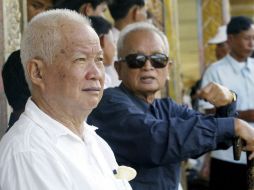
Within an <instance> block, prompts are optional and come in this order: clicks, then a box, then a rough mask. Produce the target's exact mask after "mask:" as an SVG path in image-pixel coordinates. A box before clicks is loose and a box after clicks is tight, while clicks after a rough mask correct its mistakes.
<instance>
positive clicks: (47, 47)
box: [21, 9, 90, 90]
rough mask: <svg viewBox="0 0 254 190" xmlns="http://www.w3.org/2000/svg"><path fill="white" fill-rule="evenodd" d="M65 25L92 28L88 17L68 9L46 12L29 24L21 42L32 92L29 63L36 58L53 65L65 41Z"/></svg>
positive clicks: (22, 58) (22, 55)
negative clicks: (55, 56)
mask: <svg viewBox="0 0 254 190" xmlns="http://www.w3.org/2000/svg"><path fill="white" fill-rule="evenodd" d="M65 23H68V24H71V25H72V24H73V23H74V24H78V25H88V26H90V21H89V20H88V19H87V18H86V17H84V16H82V15H80V14H78V13H77V12H75V11H71V10H68V9H55V10H49V11H45V12H43V13H40V14H38V15H36V16H35V17H34V18H33V19H32V20H31V21H30V22H29V23H28V25H27V27H26V29H25V31H24V33H23V36H22V40H21V61H22V64H23V68H24V71H25V76H26V80H27V82H28V85H29V88H30V90H31V81H30V80H29V77H28V74H27V69H26V65H27V63H28V62H29V60H31V59H34V58H36V59H40V60H43V62H44V63H45V64H52V63H53V59H54V55H55V54H56V52H57V50H58V51H59V49H60V48H61V45H62V42H63V40H64V39H63V35H64V34H63V32H64V31H63V29H62V25H64V24H65ZM70 27H71V26H70ZM84 35H85V34H84Z"/></svg>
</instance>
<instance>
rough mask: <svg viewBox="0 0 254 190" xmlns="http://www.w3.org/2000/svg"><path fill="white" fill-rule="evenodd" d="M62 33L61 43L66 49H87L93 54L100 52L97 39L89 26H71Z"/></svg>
mask: <svg viewBox="0 0 254 190" xmlns="http://www.w3.org/2000/svg"><path fill="white" fill-rule="evenodd" d="M62 31H63V32H62V37H61V41H62V42H63V43H64V44H65V47H66V48H68V49H73V48H78V49H87V50H91V51H92V52H93V53H96V52H99V51H101V47H100V41H99V37H98V35H97V34H96V32H95V31H94V29H93V28H92V27H91V26H89V25H83V26H82V25H73V26H69V27H67V28H65V27H64V28H62Z"/></svg>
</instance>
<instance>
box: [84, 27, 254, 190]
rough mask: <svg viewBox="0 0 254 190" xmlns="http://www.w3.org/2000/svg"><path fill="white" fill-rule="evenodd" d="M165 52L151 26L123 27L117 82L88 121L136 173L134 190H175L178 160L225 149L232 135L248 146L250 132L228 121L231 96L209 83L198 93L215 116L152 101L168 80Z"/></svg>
mask: <svg viewBox="0 0 254 190" xmlns="http://www.w3.org/2000/svg"><path fill="white" fill-rule="evenodd" d="M168 52H169V51H168V43H167V40H166V37H165V35H164V34H163V33H162V32H160V31H159V30H158V29H156V28H155V27H154V26H152V25H150V24H148V23H135V24H131V25H129V26H127V27H126V28H125V29H123V31H122V32H121V34H120V38H119V41H118V58H119V59H118V61H117V62H116V65H115V66H116V70H117V72H118V74H119V77H120V79H121V80H122V84H121V85H120V86H119V87H116V88H109V89H106V90H105V92H104V95H103V98H102V101H101V102H100V104H99V105H98V107H97V108H95V109H94V111H93V112H92V113H91V115H90V116H89V117H88V123H90V124H93V125H95V126H97V127H98V128H99V129H98V134H100V135H101V136H102V137H103V138H104V139H105V140H106V141H107V142H108V143H109V145H110V146H111V147H112V149H113V151H114V153H115V155H116V158H117V161H118V162H119V164H125V165H129V166H132V167H134V168H135V169H136V170H137V173H138V174H137V177H136V178H135V179H134V180H133V181H131V185H132V187H133V189H134V190H145V189H146V190H147V189H149V190H177V189H178V184H179V172H180V163H181V161H182V160H185V159H187V158H190V157H196V156H199V155H201V154H203V153H205V152H207V151H210V150H213V149H219V148H227V147H229V146H230V145H231V144H232V139H233V137H234V136H235V135H239V136H241V137H242V138H244V139H245V140H246V141H247V144H249V143H252V144H253V138H254V133H253V132H254V129H252V128H251V127H250V126H249V125H248V124H247V123H246V122H244V121H242V120H239V119H235V118H234V117H233V116H235V95H234V94H233V93H232V92H231V91H230V90H228V89H227V88H225V87H223V86H220V85H218V84H215V83H211V84H209V85H208V86H206V87H205V88H204V89H202V90H200V92H199V96H200V97H201V98H204V99H206V100H207V101H209V102H211V103H212V104H214V105H215V106H216V107H217V108H218V109H217V114H216V116H211V115H209V116H206V115H202V114H201V113H198V112H196V111H193V110H190V109H188V108H187V107H185V106H182V105H178V104H177V103H175V102H174V101H173V100H172V99H171V98H163V99H156V98H155V93H156V92H158V91H159V90H161V89H162V88H163V86H164V84H165V81H166V78H167V77H168V72H169V71H168V69H169V67H170V64H169V63H170V60H169V58H168ZM224 116H231V117H227V118H226V117H224ZM220 117H221V118H220ZM248 148H249V150H253V147H252V148H251V147H250V146H248Z"/></svg>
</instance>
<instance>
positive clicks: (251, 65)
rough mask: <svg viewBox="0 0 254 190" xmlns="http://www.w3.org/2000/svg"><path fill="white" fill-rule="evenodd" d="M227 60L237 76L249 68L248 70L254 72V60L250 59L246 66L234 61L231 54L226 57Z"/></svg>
mask: <svg viewBox="0 0 254 190" xmlns="http://www.w3.org/2000/svg"><path fill="white" fill-rule="evenodd" d="M226 59H228V60H229V63H230V65H231V67H232V68H233V70H234V72H235V73H236V74H240V73H241V70H242V69H244V68H247V69H248V70H252V71H254V59H253V58H250V57H248V58H247V60H246V62H245V63H244V64H243V63H240V62H239V61H237V60H236V59H234V58H233V57H232V56H231V55H229V54H228V55H227V56H226Z"/></svg>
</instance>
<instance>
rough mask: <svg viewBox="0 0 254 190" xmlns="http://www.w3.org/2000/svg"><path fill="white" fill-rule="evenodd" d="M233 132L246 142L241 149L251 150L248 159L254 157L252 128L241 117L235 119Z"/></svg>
mask: <svg viewBox="0 0 254 190" xmlns="http://www.w3.org/2000/svg"><path fill="white" fill-rule="evenodd" d="M235 134H236V136H239V137H240V138H241V139H243V140H244V141H245V142H246V145H245V146H244V147H243V150H245V151H250V152H252V153H251V154H250V156H249V159H250V160H251V159H253V158H254V128H253V127H251V126H250V125H249V124H248V123H247V122H245V121H243V120H241V119H235Z"/></svg>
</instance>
